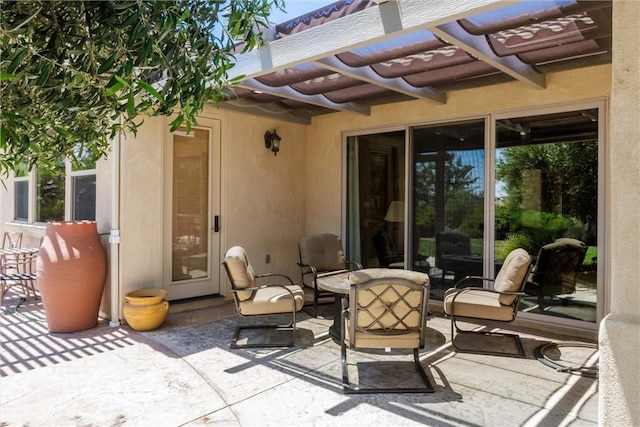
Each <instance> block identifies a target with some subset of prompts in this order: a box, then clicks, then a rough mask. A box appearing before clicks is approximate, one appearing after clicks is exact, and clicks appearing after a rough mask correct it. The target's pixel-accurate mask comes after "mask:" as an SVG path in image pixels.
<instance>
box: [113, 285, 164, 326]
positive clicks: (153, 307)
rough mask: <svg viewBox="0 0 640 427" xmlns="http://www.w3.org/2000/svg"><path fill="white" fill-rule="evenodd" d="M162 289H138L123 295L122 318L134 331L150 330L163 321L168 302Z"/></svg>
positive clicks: (160, 324)
mask: <svg viewBox="0 0 640 427" xmlns="http://www.w3.org/2000/svg"><path fill="white" fill-rule="evenodd" d="M166 296H167V291H165V290H164V289H155V288H148V289H138V290H137V291H133V292H129V293H128V294H126V295H125V303H124V308H123V310H122V312H123V314H124V319H125V320H126V321H127V323H128V324H129V326H131V328H132V329H135V330H136V331H151V330H153V329H157V328H159V327H160V326H162V324H163V323H164V320H165V319H166V318H167V312H168V311H169V303H168V302H167V301H165V300H164V298H165V297H166Z"/></svg>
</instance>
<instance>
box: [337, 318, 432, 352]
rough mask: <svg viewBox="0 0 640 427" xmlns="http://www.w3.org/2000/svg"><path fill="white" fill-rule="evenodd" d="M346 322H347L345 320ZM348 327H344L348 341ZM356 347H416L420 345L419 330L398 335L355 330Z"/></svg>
mask: <svg viewBox="0 0 640 427" xmlns="http://www.w3.org/2000/svg"><path fill="white" fill-rule="evenodd" d="M347 323H348V322H347ZM348 331H349V328H347V329H346V334H347V336H346V337H345V340H346V341H345V342H346V343H349V337H348V335H349V332H348ZM355 347H356V348H418V347H420V332H419V331H411V332H409V333H406V334H400V335H384V334H380V335H376V334H375V333H372V332H362V331H356V333H355Z"/></svg>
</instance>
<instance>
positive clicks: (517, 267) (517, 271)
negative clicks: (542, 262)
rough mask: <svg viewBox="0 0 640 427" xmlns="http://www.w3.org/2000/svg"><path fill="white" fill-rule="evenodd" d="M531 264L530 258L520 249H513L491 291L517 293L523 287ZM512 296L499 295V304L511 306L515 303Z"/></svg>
mask: <svg viewBox="0 0 640 427" xmlns="http://www.w3.org/2000/svg"><path fill="white" fill-rule="evenodd" d="M530 264H531V256H529V253H528V252H527V251H525V250H524V249H522V248H518V249H514V250H513V251H511V252H510V253H509V255H507V258H506V259H505V260H504V263H503V264H502V268H501V269H500V272H499V273H498V275H497V276H496V280H495V282H494V283H493V289H495V290H496V291H498V292H519V291H521V290H522V288H523V287H524V283H525V278H526V276H527V272H528V271H529V265H530ZM515 299H516V297H515V296H514V295H501V296H500V302H501V303H502V304H504V305H511V304H513V302H514V301H515Z"/></svg>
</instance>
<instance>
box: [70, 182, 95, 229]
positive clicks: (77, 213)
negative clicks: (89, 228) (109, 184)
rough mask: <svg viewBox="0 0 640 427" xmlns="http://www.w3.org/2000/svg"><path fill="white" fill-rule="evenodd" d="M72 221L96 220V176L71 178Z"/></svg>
mask: <svg viewBox="0 0 640 427" xmlns="http://www.w3.org/2000/svg"><path fill="white" fill-rule="evenodd" d="M72 187H73V198H72V200H73V218H72V219H73V220H76V221H79V220H83V219H85V220H90V221H95V219H96V176H95V175H85V176H74V177H73V185H72Z"/></svg>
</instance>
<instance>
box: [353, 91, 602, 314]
mask: <svg viewBox="0 0 640 427" xmlns="http://www.w3.org/2000/svg"><path fill="white" fill-rule="evenodd" d="M601 121H602V109H601V107H598V104H595V106H593V105H592V106H591V107H588V108H581V109H578V108H574V109H565V110H562V109H559V108H557V109H555V110H553V111H551V110H550V111H548V112H544V113H535V114H534V113H532V114H513V115H508V114H502V115H500V116H496V117H493V116H492V115H487V116H486V117H482V118H477V119H472V120H464V121H456V122H447V123H437V124H428V125H422V126H412V127H407V128H406V129H404V130H394V131H387V132H380V133H373V134H366V135H357V136H349V137H348V138H347V144H346V158H347V168H346V208H347V209H346V222H345V225H346V227H345V229H346V233H345V237H346V239H345V240H346V242H345V246H346V248H347V256H348V258H349V259H352V260H357V261H360V262H361V263H362V264H363V265H364V266H365V267H385V268H409V269H412V270H418V271H424V272H427V273H428V274H429V276H430V279H431V297H432V299H433V300H442V299H443V295H444V292H445V291H446V290H447V289H449V288H451V287H452V286H454V285H455V284H456V283H457V282H458V281H459V280H460V279H462V278H463V277H466V276H485V277H487V276H492V277H495V275H496V274H497V273H498V272H499V270H500V268H501V266H502V261H503V260H504V258H505V257H506V256H507V254H508V253H509V252H510V251H511V250H513V249H515V248H519V247H521V248H524V249H526V250H527V251H528V252H529V253H530V254H531V256H532V258H533V259H534V269H533V273H532V275H531V276H530V277H529V283H528V284H527V287H526V289H525V291H526V293H527V296H526V297H525V298H523V299H522V303H521V307H520V308H521V310H523V311H524V312H526V315H525V317H527V316H532V317H533V318H538V319H541V320H545V321H552V322H557V321H558V319H559V318H562V319H563V320H561V322H565V323H572V322H574V324H575V325H579V324H584V323H585V322H589V323H595V322H597V320H598V310H597V307H598V295H599V294H601V291H600V290H599V289H598V285H597V284H598V283H601V282H602V278H601V277H599V276H598V253H599V252H602V247H601V243H600V244H599V242H602V241H604V240H603V238H602V236H600V233H601V230H602V224H603V221H602V219H601V217H602V212H601V207H600V206H601V203H600V201H601V200H602V199H603V190H602V189H601V188H600V187H601V186H599V185H598V182H599V181H601V179H600V177H601V175H602V173H603V172H602V170H603V168H602V163H603V162H602V155H600V154H599V153H601V152H602V144H601V143H599V141H600V140H601V139H602V138H603V136H602V135H604V132H603V129H602V128H601V126H600V123H601ZM405 147H407V148H405ZM405 152H406V153H407V154H405ZM599 230H600V231H599ZM480 285H482V284H480ZM485 285H486V283H485ZM600 311H602V310H600ZM576 322H577V323H576Z"/></svg>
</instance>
